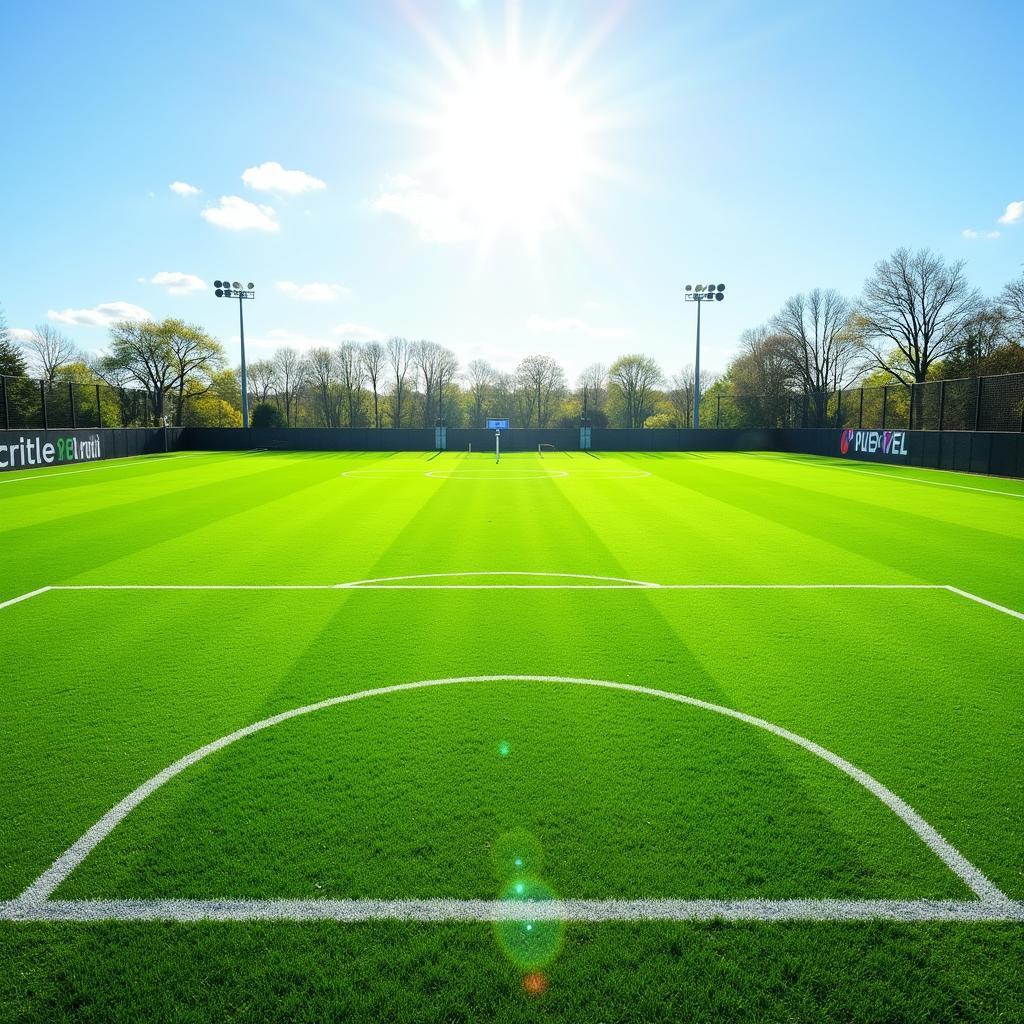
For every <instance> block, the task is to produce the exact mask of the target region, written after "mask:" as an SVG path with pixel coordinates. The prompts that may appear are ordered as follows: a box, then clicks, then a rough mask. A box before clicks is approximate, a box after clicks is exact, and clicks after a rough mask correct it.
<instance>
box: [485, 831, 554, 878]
mask: <svg viewBox="0 0 1024 1024" xmlns="http://www.w3.org/2000/svg"><path fill="white" fill-rule="evenodd" d="M491 866H492V868H493V869H494V877H495V878H497V879H498V881H499V882H508V881H509V880H510V879H515V878H521V877H523V876H526V877H530V878H536V877H537V876H538V875H540V873H541V870H542V869H543V867H544V853H543V851H542V850H541V847H540V842H539V841H538V840H537V838H536V836H534V835H531V833H529V832H527V831H526V830H525V829H521V828H520V829H513V831H511V832H506V833H505V834H504V835H502V836H499V837H498V839H497V841H496V842H495V843H494V845H493V846H492V847H491Z"/></svg>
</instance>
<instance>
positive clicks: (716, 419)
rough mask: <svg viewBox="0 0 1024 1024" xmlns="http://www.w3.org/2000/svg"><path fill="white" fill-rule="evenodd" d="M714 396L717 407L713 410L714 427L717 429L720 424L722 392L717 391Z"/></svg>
mask: <svg viewBox="0 0 1024 1024" xmlns="http://www.w3.org/2000/svg"><path fill="white" fill-rule="evenodd" d="M716 397H717V399H718V408H717V409H716V410H715V428H716V429H719V428H720V427H721V426H722V393H721V392H719V393H718V395H717V396H716Z"/></svg>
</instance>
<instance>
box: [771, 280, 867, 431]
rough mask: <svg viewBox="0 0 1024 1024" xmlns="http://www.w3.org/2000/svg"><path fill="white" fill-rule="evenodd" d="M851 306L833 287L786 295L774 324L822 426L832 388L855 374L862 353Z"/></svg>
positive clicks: (790, 363)
mask: <svg viewBox="0 0 1024 1024" xmlns="http://www.w3.org/2000/svg"><path fill="white" fill-rule="evenodd" d="M850 314H851V310H850V304H849V302H847V301H846V299H844V298H843V297H842V295H840V294H839V292H837V291H836V290H835V289H834V288H814V289H812V290H811V291H810V292H808V293H807V294H806V295H803V294H800V295H793V296H791V297H790V298H788V299H787V300H786V302H785V305H783V307H782V310H781V311H780V312H779V313H778V314H777V315H776V316H775V317H774V318H773V320H772V323H771V327H772V330H773V331H774V333H775V334H776V335H778V336H779V337H781V338H783V339H785V342H786V346H785V352H786V357H787V359H788V361H789V365H790V372H791V374H792V377H793V381H794V383H795V384H796V385H797V386H798V387H799V388H800V389H801V390H802V391H803V392H804V394H805V395H809V396H811V399H812V401H813V402H814V409H815V415H816V421H817V425H818V426H824V425H825V417H826V412H827V409H828V392H829V391H833V390H834V391H838V390H839V389H840V388H843V387H845V386H846V385H847V384H848V383H850V378H851V374H852V375H854V376H855V375H856V368H857V367H858V357H859V351H858V346H857V344H856V341H855V339H854V335H853V333H852V332H851V330H850V329H849V327H850Z"/></svg>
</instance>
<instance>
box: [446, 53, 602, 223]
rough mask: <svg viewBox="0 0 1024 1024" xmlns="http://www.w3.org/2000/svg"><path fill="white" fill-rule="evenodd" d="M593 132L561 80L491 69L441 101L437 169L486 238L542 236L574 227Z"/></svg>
mask: <svg viewBox="0 0 1024 1024" xmlns="http://www.w3.org/2000/svg"><path fill="white" fill-rule="evenodd" d="M589 125H590V119H589V118H588V116H587V114H586V111H585V110H584V109H583V106H582V104H581V103H580V101H579V100H578V98H577V97H575V96H574V95H573V94H572V92H571V90H570V88H569V86H568V84H567V82H566V81H565V80H564V77H562V76H559V75H558V74H557V73H555V72H553V71H551V70H549V69H546V68H544V67H541V66H539V65H523V64H520V63H518V62H517V61H514V60H511V59H508V60H506V61H503V62H488V63H486V64H484V65H482V66H480V67H478V68H477V69H475V70H473V71H471V72H469V73H467V74H466V75H465V76H462V78H461V81H460V82H459V85H458V88H457V89H455V90H454V91H452V92H451V93H450V94H448V95H447V96H446V97H445V99H444V100H443V101H442V105H441V110H440V114H439V117H438V119H437V153H436V157H435V160H434V163H435V164H436V168H437V171H438V173H439V177H440V181H441V183H442V187H443V188H444V190H445V192H446V193H447V194H448V195H449V196H450V197H451V199H452V201H453V202H455V203H456V204H457V205H458V206H459V207H460V208H461V209H462V210H463V213H464V216H466V217H467V218H469V219H471V220H472V221H474V222H476V223H477V224H478V225H479V226H480V227H481V229H482V230H483V232H484V234H485V235H489V236H493V235H496V234H500V233H502V232H505V231H508V230H510V229H511V230H514V231H516V232H519V233H522V234H525V235H537V234H539V233H541V232H543V231H545V230H547V229H549V228H551V227H553V226H555V225H556V224H557V223H558V222H559V221H562V220H565V219H571V216H572V211H573V208H574V204H575V203H576V201H577V200H578V198H579V195H580V192H581V190H582V188H583V187H584V185H585V183H586V179H587V177H588V174H589V172H590V169H591V166H592V156H591V153H590V151H589V143H590V139H589V137H588V136H589V134H590V133H589Z"/></svg>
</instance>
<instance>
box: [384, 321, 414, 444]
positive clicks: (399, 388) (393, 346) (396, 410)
mask: <svg viewBox="0 0 1024 1024" xmlns="http://www.w3.org/2000/svg"><path fill="white" fill-rule="evenodd" d="M387 356H388V365H389V366H390V368H391V381H392V389H391V423H392V426H395V427H400V426H401V425H402V401H403V399H404V398H405V388H406V378H407V377H408V376H409V363H410V362H411V359H412V352H411V346H410V345H409V342H408V341H406V339H405V338H388V345H387Z"/></svg>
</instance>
